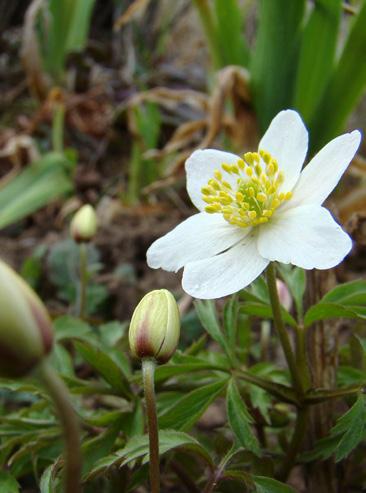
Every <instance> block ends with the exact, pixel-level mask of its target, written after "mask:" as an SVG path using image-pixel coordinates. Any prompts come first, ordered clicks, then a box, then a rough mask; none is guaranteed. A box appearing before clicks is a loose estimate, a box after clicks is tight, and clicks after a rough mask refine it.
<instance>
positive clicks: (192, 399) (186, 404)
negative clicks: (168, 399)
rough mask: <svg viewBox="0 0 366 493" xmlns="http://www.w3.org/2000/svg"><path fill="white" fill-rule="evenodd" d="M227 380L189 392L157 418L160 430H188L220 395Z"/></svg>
mask: <svg viewBox="0 0 366 493" xmlns="http://www.w3.org/2000/svg"><path fill="white" fill-rule="evenodd" d="M226 384H227V379H225V380H218V381H216V382H214V383H211V384H209V385H204V386H203V387H200V388H198V389H195V390H193V391H192V392H189V393H188V394H187V395H185V396H183V397H182V398H181V399H179V400H178V402H176V403H175V404H173V406H171V407H170V408H168V409H167V410H166V411H165V412H163V413H162V414H161V415H160V417H159V426H160V427H161V428H173V427H174V428H175V429H177V430H188V429H189V428H191V427H192V426H193V425H194V423H196V421H198V419H199V418H200V417H201V416H202V414H203V413H204V412H205V411H206V409H207V408H208V406H209V405H210V404H211V403H212V402H213V401H214V400H215V399H216V398H217V397H218V396H219V395H220V394H221V393H222V391H223V390H224V388H225V386H226Z"/></svg>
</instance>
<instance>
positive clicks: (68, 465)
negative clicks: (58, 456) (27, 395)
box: [38, 361, 82, 493]
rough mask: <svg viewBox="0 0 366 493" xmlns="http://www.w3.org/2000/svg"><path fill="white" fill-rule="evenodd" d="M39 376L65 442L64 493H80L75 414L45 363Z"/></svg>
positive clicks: (78, 434)
mask: <svg viewBox="0 0 366 493" xmlns="http://www.w3.org/2000/svg"><path fill="white" fill-rule="evenodd" d="M38 370H39V375H40V378H41V380H42V382H43V384H44V386H45V387H46V389H47V392H48V393H49V395H50V397H51V399H52V400H53V403H54V405H55V408H56V411H57V414H58V417H59V419H60V422H61V426H62V429H63V437H64V440H65V466H64V491H65V493H81V492H82V487H81V467H82V455H81V448H80V447H81V440H80V428H79V422H78V420H77V417H76V414H75V412H74V409H73V407H72V404H71V402H70V397H69V392H68V390H67V388H66V386H65V384H64V383H63V381H62V380H61V379H60V378H59V376H58V375H57V373H56V372H55V371H54V369H53V368H52V366H50V365H49V364H48V362H47V361H43V362H42V363H41V364H40V366H39V368H38Z"/></svg>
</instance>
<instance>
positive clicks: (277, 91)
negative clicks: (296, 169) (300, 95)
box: [251, 0, 305, 132]
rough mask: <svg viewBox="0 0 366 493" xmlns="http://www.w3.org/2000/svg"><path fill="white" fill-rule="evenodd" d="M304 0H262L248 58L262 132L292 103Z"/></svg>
mask: <svg viewBox="0 0 366 493" xmlns="http://www.w3.org/2000/svg"><path fill="white" fill-rule="evenodd" d="M304 9H305V0H291V1H290V2H289V1H288V0H261V1H260V3H259V26H258V32H257V40H256V44H255V47H254V51H253V53H252V57H251V76H252V91H253V95H254V103H255V107H256V110H257V114H258V120H259V125H260V129H261V131H262V132H264V131H265V130H266V128H267V126H268V124H269V123H270V121H271V119H272V118H273V117H274V116H275V115H276V114H277V113H278V111H280V110H281V109H284V108H287V107H290V106H291V102H292V94H293V83H294V78H295V73H296V60H297V54H298V47H299V39H300V36H299V35H300V29H301V24H302V20H303V16H304Z"/></svg>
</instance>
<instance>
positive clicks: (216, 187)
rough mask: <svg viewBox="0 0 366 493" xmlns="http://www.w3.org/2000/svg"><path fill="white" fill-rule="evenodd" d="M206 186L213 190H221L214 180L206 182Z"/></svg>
mask: <svg viewBox="0 0 366 493" xmlns="http://www.w3.org/2000/svg"><path fill="white" fill-rule="evenodd" d="M208 184H209V185H211V187H212V188H214V189H215V190H220V189H221V187H220V185H219V183H217V181H216V180H214V179H213V178H211V180H208Z"/></svg>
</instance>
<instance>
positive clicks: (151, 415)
mask: <svg viewBox="0 0 366 493" xmlns="http://www.w3.org/2000/svg"><path fill="white" fill-rule="evenodd" d="M155 367H156V363H155V361H154V360H152V359H148V358H145V359H143V360H142V376H143V381H144V392H145V404H146V414H147V425H148V432H149V445H150V462H149V468H150V487H151V493H159V492H160V463H159V428H158V418H157V414H156V402H155V386H154V373H155Z"/></svg>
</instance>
